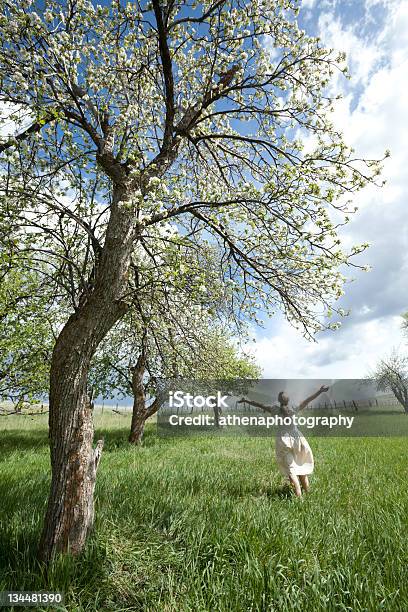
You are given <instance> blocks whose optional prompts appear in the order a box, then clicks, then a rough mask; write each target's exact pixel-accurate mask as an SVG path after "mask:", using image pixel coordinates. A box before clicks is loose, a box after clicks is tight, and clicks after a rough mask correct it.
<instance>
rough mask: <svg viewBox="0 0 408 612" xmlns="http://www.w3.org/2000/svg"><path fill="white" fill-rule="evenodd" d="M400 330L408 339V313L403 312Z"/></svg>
mask: <svg viewBox="0 0 408 612" xmlns="http://www.w3.org/2000/svg"><path fill="white" fill-rule="evenodd" d="M402 329H403V332H404V334H405V336H406V337H407V338H408V312H404V314H403V315H402Z"/></svg>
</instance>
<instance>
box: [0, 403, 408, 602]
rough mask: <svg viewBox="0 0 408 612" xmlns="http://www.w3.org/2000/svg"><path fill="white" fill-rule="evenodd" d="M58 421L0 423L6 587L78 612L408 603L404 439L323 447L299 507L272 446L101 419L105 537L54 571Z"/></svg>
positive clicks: (323, 441)
mask: <svg viewBox="0 0 408 612" xmlns="http://www.w3.org/2000/svg"><path fill="white" fill-rule="evenodd" d="M404 418H405V417H404ZM407 418H408V417H407ZM46 419H47V417H46V416H41V417H29V416H8V417H4V418H2V419H1V422H0V428H1V429H0V504H1V513H0V591H1V590H59V591H64V592H65V595H66V603H65V607H62V608H60V609H61V610H69V611H70V612H71V611H75V612H76V611H78V612H82V611H83V612H85V611H105V610H106V611H114V612H125V611H147V612H150V611H151V612H156V611H157V612H227V611H242V612H250V611H251V612H255V611H257V612H258V611H259V612H267V611H271V612H272V611H279V612H280V611H285V612H286V611H288V612H289V611H290V612H292V611H293V612H294V611H296V612H309V611H310V612H319V611H322V612H323V611H324V612H326V611H328V612H331V611H352V612H363V611H367V612H371V611H373V612H374V611H375V612H376V611H378V610H386V611H387V612H393V611H401V612H403V611H406V610H408V486H407V484H408V453H407V448H408V445H407V439H406V438H405V437H393V438H313V440H311V443H312V447H313V451H314V455H315V460H316V469H315V473H314V475H313V479H312V491H311V492H310V493H309V494H308V495H307V496H306V497H304V498H303V499H296V498H295V497H294V496H293V495H292V493H291V491H290V490H289V489H288V487H287V486H286V485H285V483H284V481H283V479H282V477H281V476H280V474H279V473H278V470H277V467H276V465H275V461H274V449H273V437H269V438H268V437H258V438H252V437H233V436H228V437H225V436H221V437H220V436H216V435H211V434H208V435H202V436H200V437H197V438H192V437H185V438H170V437H160V436H158V435H157V432H156V427H155V425H154V424H150V425H148V427H147V431H146V435H145V441H144V445H143V446H142V447H141V448H135V447H132V446H130V445H129V444H128V442H127V434H128V431H127V428H128V425H129V423H128V421H129V419H130V416H129V417H128V416H122V415H117V414H114V413H112V412H109V411H105V413H104V414H100V413H97V414H96V415H95V422H96V429H97V435H100V434H102V435H103V436H104V438H105V449H104V453H103V456H102V461H101V465H100V468H99V472H98V479H97V488H96V522H95V528H94V532H93V534H92V537H91V539H90V541H89V545H88V546H87V549H86V552H85V553H84V554H83V555H82V557H80V558H78V559H74V558H71V557H64V558H59V559H57V560H56V561H55V562H54V563H53V565H52V566H51V567H50V568H49V570H48V572H46V571H45V569H44V568H43V567H41V565H39V564H38V562H37V561H36V556H35V555H36V544H37V541H38V538H39V532H40V529H41V522H42V518H43V515H44V511H45V503H46V499H47V493H48V485H49V457H48V439H47V423H46ZM3 609H5V608H3ZM18 609H19V608H16V610H18ZM37 609H41V608H37ZM48 609H49V608H48ZM53 609H55V610H56V609H58V608H53Z"/></svg>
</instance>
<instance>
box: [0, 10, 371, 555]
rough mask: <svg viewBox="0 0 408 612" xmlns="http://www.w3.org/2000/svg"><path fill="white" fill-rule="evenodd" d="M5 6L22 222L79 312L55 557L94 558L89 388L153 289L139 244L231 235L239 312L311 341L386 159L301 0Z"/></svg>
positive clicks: (12, 170) (69, 370) (6, 177)
mask: <svg viewBox="0 0 408 612" xmlns="http://www.w3.org/2000/svg"><path fill="white" fill-rule="evenodd" d="M1 6H2V11H1V17H0V22H1V39H2V40H1V49H0V70H1V81H0V83H1V84H0V100H1V101H2V103H3V110H5V111H6V114H7V115H8V118H7V121H8V126H9V127H8V131H7V134H8V136H5V137H3V140H2V142H1V144H0V151H1V153H2V159H3V169H2V174H1V181H2V186H1V193H0V195H1V198H2V199H1V206H2V216H4V217H6V218H8V217H10V216H11V217H13V220H14V221H13V224H11V226H10V227H11V230H10V231H11V233H12V234H13V233H18V234H19V237H20V238H21V237H22V236H24V235H25V236H26V237H27V238H26V246H25V250H31V251H32V252H34V254H35V257H36V258H38V259H41V258H42V256H43V255H44V256H45V255H46V256H47V258H49V257H51V258H54V263H53V264H52V265H51V264H47V274H48V275H49V277H50V278H52V279H53V282H55V283H56V286H58V287H59V288H60V289H61V290H62V291H64V292H66V293H67V294H68V295H69V297H70V301H71V304H72V314H71V316H70V317H69V318H68V319H67V320H66V322H65V324H64V326H63V328H62V329H61V332H60V334H59V337H58V339H57V341H56V345H55V349H54V351H53V357H52V365H51V374H50V390H49V399H50V418H49V425H50V441H51V442H50V448H51V466H52V482H51V489H50V495H49V501H48V508H47V512H46V517H45V522H44V530H43V534H42V538H41V545H40V550H41V557H42V558H43V559H44V560H46V561H48V560H49V559H50V558H51V557H52V556H53V555H54V554H55V553H56V552H58V551H66V550H70V551H71V552H72V553H74V554H76V553H79V552H80V551H81V550H82V549H83V547H84V544H85V542H86V538H87V534H88V532H89V529H90V527H91V525H92V521H93V491H94V486H95V478H96V470H97V467H98V462H99V458H100V454H101V450H102V443H98V445H97V447H96V449H95V448H93V424H92V410H91V402H90V401H89V398H88V395H87V377H88V371H89V367H90V362H91V359H92V357H93V355H94V353H95V351H96V350H97V347H98V345H99V344H100V342H101V341H102V340H103V338H104V337H105V336H106V334H107V333H108V332H109V330H110V329H111V328H112V327H113V326H114V325H115V323H116V322H117V321H119V320H120V319H121V318H122V317H123V316H124V315H125V314H126V312H127V311H128V309H129V307H130V304H131V301H132V299H133V298H132V295H133V294H134V290H135V287H137V286H139V284H140V282H141V276H140V275H141V274H142V272H140V270H139V269H138V264H137V261H134V259H133V255H132V254H133V253H134V252H135V245H136V244H137V245H139V247H140V248H141V249H143V250H144V251H145V253H146V256H148V257H151V258H152V260H154V258H155V249H156V246H157V242H158V241H160V240H165V237H164V236H163V234H162V233H161V232H160V231H158V228H159V227H160V226H161V225H162V224H167V226H168V225H169V224H170V225H171V224H177V225H178V228H179V235H180V236H181V238H179V239H180V240H181V239H183V240H188V241H189V242H190V244H194V243H195V244H196V245H198V244H199V243H200V242H201V243H208V242H211V241H212V242H218V243H219V245H220V246H221V248H222V249H223V250H224V258H223V260H222V270H223V274H224V278H225V280H226V281H227V280H228V279H229V278H231V279H232V283H233V285H234V284H235V285H234V286H235V289H236V292H235V293H234V292H233V295H234V296H235V297H234V299H235V300H236V306H237V310H236V311H237V312H239V315H240V316H241V317H243V318H247V317H251V316H256V313H257V312H259V311H260V310H262V311H263V312H264V313H266V314H272V313H274V312H275V310H276V309H277V308H281V309H282V310H283V312H284V313H285V315H286V316H287V318H288V319H289V320H290V321H291V322H293V324H294V325H296V326H298V327H300V328H302V329H303V332H304V333H305V334H306V335H307V336H311V335H312V334H313V333H314V332H315V331H317V330H319V329H321V328H322V327H324V326H325V325H332V324H331V323H330V322H329V323H328V322H327V321H326V319H325V318H324V314H325V312H327V308H328V307H329V305H330V304H331V303H332V302H333V301H334V300H335V299H336V298H337V297H339V296H340V295H341V292H342V283H343V276H342V274H341V273H340V271H339V267H340V266H342V265H343V264H349V265H352V256H353V254H355V253H358V252H359V251H360V250H361V249H362V248H363V247H355V248H354V249H352V250H351V252H344V251H343V250H342V249H341V248H340V247H341V245H340V239H339V237H338V235H337V231H336V230H337V228H338V226H339V225H341V224H342V223H345V222H347V220H348V214H349V212H350V211H351V212H352V211H353V208H352V207H351V206H350V203H349V201H348V197H347V195H348V194H353V193H354V192H355V191H356V190H358V189H359V188H361V187H363V186H364V185H365V184H366V183H367V182H369V181H373V180H375V176H376V175H377V174H378V173H379V165H378V162H377V161H375V160H361V159H358V158H357V157H356V156H355V155H354V152H353V151H352V150H351V149H350V148H348V147H347V146H346V145H345V143H344V142H343V139H342V136H341V134H340V133H339V132H338V131H337V130H336V129H335V127H334V126H333V125H332V123H331V122H330V109H331V106H332V102H333V101H332V100H331V98H330V95H329V93H328V88H327V85H328V83H329V81H330V78H331V75H332V74H333V72H334V71H337V70H344V67H343V60H344V58H343V57H335V56H334V55H333V53H332V52H331V51H330V50H326V49H324V48H322V47H321V45H320V43H319V41H318V40H317V39H315V38H311V37H309V36H307V35H306V34H305V33H304V32H303V31H301V30H300V29H299V28H298V25H297V20H296V16H297V12H298V9H297V2H296V1H295V0H228V1H227V2H226V1H224V0H210V1H207V0H206V1H204V2H202V3H199V4H197V3H196V2H190V1H188V0H187V1H178V0H177V1H175V0H169V1H167V2H164V1H163V0H152V1H151V2H150V1H149V2H146V1H144V0H140V1H138V2H134V3H131V2H122V3H120V2H112V4H108V3H105V4H103V5H97V4H94V3H93V2H92V1H90V0H49V1H48V2H47V4H46V10H44V5H43V3H40V2H36V1H35V0H19V1H17V0H7V1H4V0H2V1H1ZM10 125H11V126H12V129H11V128H10ZM305 136H307V137H308V142H309V143H310V142H313V143H314V144H313V146H312V147H310V146H309V147H308V149H304V148H303V145H302V140H303V139H304V137H305ZM237 278H238V279H239V280H238V281H237ZM135 279H136V280H137V282H135ZM237 300H238V301H237Z"/></svg>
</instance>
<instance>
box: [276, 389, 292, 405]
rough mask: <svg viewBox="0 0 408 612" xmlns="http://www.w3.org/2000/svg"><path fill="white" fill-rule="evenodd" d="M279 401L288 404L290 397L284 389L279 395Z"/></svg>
mask: <svg viewBox="0 0 408 612" xmlns="http://www.w3.org/2000/svg"><path fill="white" fill-rule="evenodd" d="M278 402H279V403H280V404H288V403H289V398H288V396H287V395H286V393H285V392H284V391H280V392H279V395H278Z"/></svg>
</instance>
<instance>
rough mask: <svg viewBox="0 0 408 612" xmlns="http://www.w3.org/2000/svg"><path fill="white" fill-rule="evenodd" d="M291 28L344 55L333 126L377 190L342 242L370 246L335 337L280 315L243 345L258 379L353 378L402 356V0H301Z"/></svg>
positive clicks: (407, 57)
mask: <svg viewBox="0 0 408 612" xmlns="http://www.w3.org/2000/svg"><path fill="white" fill-rule="evenodd" d="M300 20H301V21H300V25H301V27H302V28H303V29H305V30H306V31H307V33H308V34H311V35H315V36H320V38H321V39H322V42H323V43H324V44H325V45H326V46H327V47H330V48H334V49H336V50H339V51H345V52H346V54H347V64H348V66H349V69H350V73H351V75H352V78H351V80H350V81H347V80H346V79H345V78H343V77H339V78H336V80H335V81H334V82H333V85H332V87H333V92H335V93H342V94H343V99H342V100H340V101H339V102H338V103H337V105H336V109H335V113H334V117H333V120H334V121H335V123H336V125H337V127H339V128H341V129H342V130H343V132H344V134H345V139H346V142H347V143H348V144H350V145H352V146H353V147H354V148H355V149H356V152H357V153H358V154H359V155H360V156H362V157H370V158H381V157H382V156H383V154H384V152H385V150H386V149H389V150H390V152H391V157H390V158H389V159H388V160H386V163H385V166H384V171H383V177H382V178H384V179H385V180H386V181H387V182H386V185H385V186H384V187H382V188H381V189H379V188H375V187H371V186H370V187H369V188H367V189H365V190H364V191H362V192H360V193H359V194H356V196H355V197H354V203H355V205H356V206H358V207H359V211H358V212H357V213H356V214H355V215H353V217H352V220H351V222H350V224H348V225H347V228H346V230H345V232H344V241H345V242H344V244H346V245H347V244H350V245H351V244H358V243H360V242H369V243H370V248H369V249H368V250H367V251H365V253H364V254H362V255H361V256H360V259H359V262H361V263H363V264H368V265H370V266H371V271H370V272H360V271H359V270H352V273H350V271H349V272H348V276H349V277H350V279H349V281H348V282H347V284H346V286H345V296H344V297H343V298H342V300H341V303H340V304H339V303H338V304H339V305H340V306H342V307H344V308H346V309H350V314H349V316H348V317H347V318H345V319H343V321H342V327H341V328H340V329H339V330H336V331H327V332H323V333H321V334H320V335H318V336H317V337H316V342H310V341H307V340H306V339H304V338H303V337H302V336H301V335H300V334H299V332H298V331H296V330H294V329H293V328H292V327H291V326H290V325H289V323H287V322H286V321H285V320H284V318H283V316H282V317H279V316H277V317H274V318H273V319H271V320H269V321H267V322H266V324H265V327H264V328H263V329H259V328H258V329H257V330H255V338H256V343H255V344H251V345H249V349H250V350H251V352H253V353H254V355H255V356H256V359H257V361H258V363H259V364H260V365H261V367H262V368H263V376H264V377H266V378H280V377H282V378H309V377H310V378H360V377H364V376H366V375H367V374H368V373H369V371H370V370H371V369H372V368H373V367H374V366H375V364H376V363H377V362H378V360H379V359H381V358H383V357H385V356H387V355H389V354H390V352H391V351H392V350H393V348H395V349H397V350H400V351H406V350H407V349H408V346H407V344H408V339H405V338H404V336H403V334H402V332H401V316H400V315H401V314H402V313H403V312H406V311H407V310H408V214H407V197H408V172H407V169H408V79H407V75H408V2H407V0H379V1H376V0H303V3H302V9H301V13H300Z"/></svg>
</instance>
